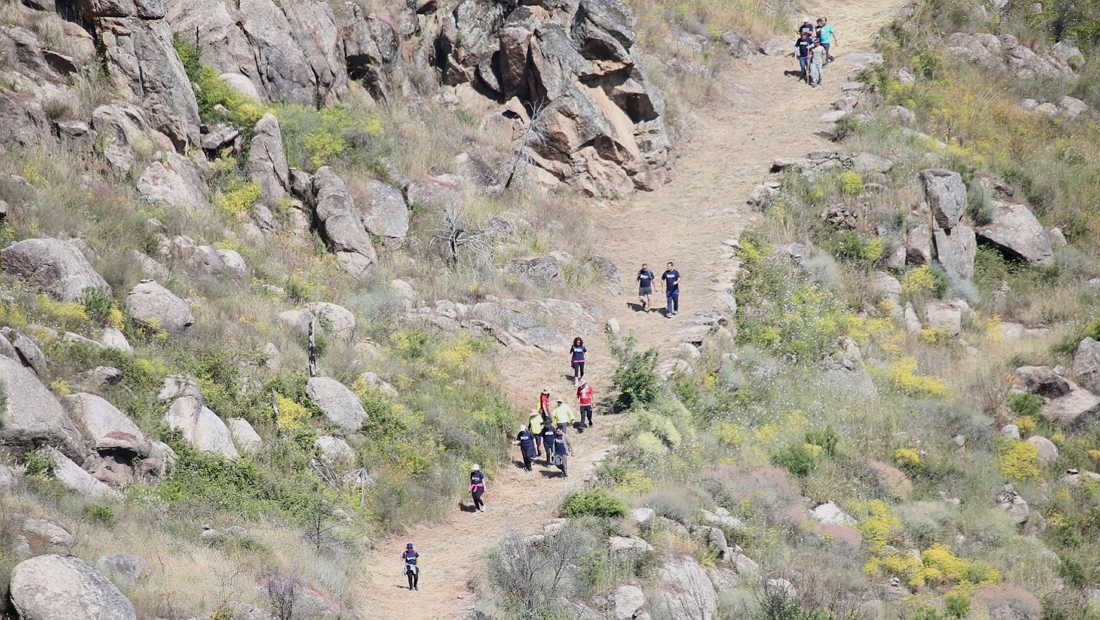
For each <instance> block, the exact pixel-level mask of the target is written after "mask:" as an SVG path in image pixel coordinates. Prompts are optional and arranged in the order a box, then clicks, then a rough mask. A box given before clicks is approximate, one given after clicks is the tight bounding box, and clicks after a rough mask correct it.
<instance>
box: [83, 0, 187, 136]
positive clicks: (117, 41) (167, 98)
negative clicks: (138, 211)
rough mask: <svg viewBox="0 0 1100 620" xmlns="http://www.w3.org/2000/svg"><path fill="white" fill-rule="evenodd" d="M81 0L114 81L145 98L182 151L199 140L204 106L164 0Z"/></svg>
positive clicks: (158, 124)
mask: <svg viewBox="0 0 1100 620" xmlns="http://www.w3.org/2000/svg"><path fill="white" fill-rule="evenodd" d="M79 4H80V5H81V9H82V12H83V13H84V18H85V19H86V20H87V21H88V22H90V23H91V24H92V25H93V28H94V33H95V37H96V39H97V41H98V43H99V48H100V49H101V50H102V52H103V57H104V59H105V60H106V66H107V73H108V75H109V76H110V78H111V82H112V83H113V84H114V86H115V87H116V88H117V89H118V90H119V91H120V92H124V93H126V92H128V93H131V95H132V96H133V98H134V100H135V101H139V102H140V103H141V105H142V107H143V108H144V109H145V110H146V112H147V117H148V119H149V121H150V122H151V124H152V126H153V127H154V128H156V129H157V130H158V131H160V132H161V133H163V134H164V135H166V136H168V137H169V138H170V139H171V140H172V143H173V144H174V145H175V147H176V149H177V150H179V151H182V150H183V149H184V148H185V147H186V146H189V145H197V144H198V142H199V108H198V104H197V103H196V102H195V95H194V93H193V92H192V90H191V82H190V81H189V80H188V79H187V72H186V71H185V70H184V68H183V63H182V62H181V61H180V59H179V56H178V55H177V54H176V49H175V47H174V46H173V43H172V31H171V30H170V29H169V27H168V23H167V22H166V21H165V20H164V17H165V3H163V2H137V3H133V2H128V1H120V2H114V1H112V2H99V1H94V0H82V1H81V2H80V3H79ZM135 8H138V9H139V10H135Z"/></svg>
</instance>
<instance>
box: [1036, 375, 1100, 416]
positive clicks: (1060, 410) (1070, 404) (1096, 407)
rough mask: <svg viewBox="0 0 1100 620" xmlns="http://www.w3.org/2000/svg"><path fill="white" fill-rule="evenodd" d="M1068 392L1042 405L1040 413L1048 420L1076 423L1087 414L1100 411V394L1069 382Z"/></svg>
mask: <svg viewBox="0 0 1100 620" xmlns="http://www.w3.org/2000/svg"><path fill="white" fill-rule="evenodd" d="M1069 385H1070V392H1069V393H1068V394H1066V395H1065V396H1061V397H1058V398H1055V399H1053V400H1051V401H1049V402H1047V404H1046V405H1044V406H1043V408H1042V410H1041V411H1040V413H1041V414H1042V416H1043V417H1044V418H1046V419H1048V420H1053V421H1055V422H1060V423H1062V424H1066V425H1073V424H1077V423H1078V422H1079V421H1080V420H1082V419H1083V418H1084V417H1086V416H1087V415H1088V414H1092V413H1096V412H1097V411H1100V396H1098V395H1096V394H1093V393H1092V392H1089V391H1088V390H1086V389H1084V388H1081V387H1078V386H1077V384H1075V383H1072V382H1069Z"/></svg>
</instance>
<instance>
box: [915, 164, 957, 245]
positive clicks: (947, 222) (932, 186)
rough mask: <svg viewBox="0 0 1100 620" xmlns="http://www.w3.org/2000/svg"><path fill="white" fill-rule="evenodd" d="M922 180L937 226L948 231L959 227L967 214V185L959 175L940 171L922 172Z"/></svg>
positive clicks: (925, 195) (948, 171) (926, 198)
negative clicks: (960, 221)
mask: <svg viewBox="0 0 1100 620" xmlns="http://www.w3.org/2000/svg"><path fill="white" fill-rule="evenodd" d="M920 180H921V183H922V184H923V185H924V197H925V200H926V201H927V202H928V207H929V209H931V210H932V215H933V217H934V218H935V221H936V224H937V225H939V227H940V228H944V229H947V230H951V229H952V228H954V227H955V226H958V224H959V220H960V219H961V218H962V216H963V213H965V212H966V185H965V184H963V181H962V177H961V176H959V173H958V172H952V171H950V170H939V169H932V170H922V171H921V173H920Z"/></svg>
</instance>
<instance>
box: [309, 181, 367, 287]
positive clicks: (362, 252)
mask: <svg viewBox="0 0 1100 620" xmlns="http://www.w3.org/2000/svg"><path fill="white" fill-rule="evenodd" d="M313 191H314V194H315V200H316V203H315V213H316V215H317V221H318V223H319V226H320V228H321V232H322V233H323V234H324V237H325V240H326V241H327V242H328V243H329V245H330V246H331V247H332V249H333V251H334V252H335V253H336V260H337V261H339V263H340V266H341V267H343V268H344V271H347V272H348V273H350V274H352V275H355V276H359V275H363V273H364V272H366V270H367V268H368V267H370V266H371V265H372V264H373V263H374V261H375V260H377V258H378V255H377V254H376V253H375V251H374V244H373V243H371V239H370V234H369V233H367V229H366V226H364V224H363V219H362V216H361V215H360V214H359V211H358V210H357V209H356V208H355V200H354V199H353V198H352V196H351V193H350V192H349V191H348V187H347V185H346V184H345V183H344V180H343V179H342V178H340V175H338V174H336V171H335V170H333V169H332V168H329V167H328V166H325V167H323V168H321V169H320V170H318V171H317V174H316V175H315V176H314V177H313Z"/></svg>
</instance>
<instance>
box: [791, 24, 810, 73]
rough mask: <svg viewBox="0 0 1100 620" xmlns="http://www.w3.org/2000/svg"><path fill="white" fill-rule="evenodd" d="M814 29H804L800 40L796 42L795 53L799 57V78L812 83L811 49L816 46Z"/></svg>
mask: <svg viewBox="0 0 1100 620" xmlns="http://www.w3.org/2000/svg"><path fill="white" fill-rule="evenodd" d="M812 32H813V30H812V29H811V30H809V31H807V30H803V31H802V34H801V35H799V37H798V40H797V41H795V42H794V55H795V56H797V57H798V71H799V78H800V79H801V80H802V81H803V82H806V83H807V84H809V83H810V54H811V52H810V50H812V49H813V46H814V36H813V34H811V33H812Z"/></svg>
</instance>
